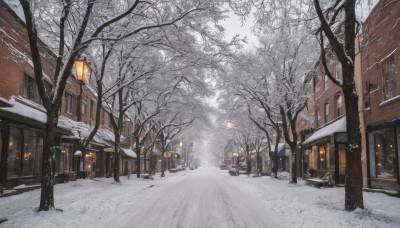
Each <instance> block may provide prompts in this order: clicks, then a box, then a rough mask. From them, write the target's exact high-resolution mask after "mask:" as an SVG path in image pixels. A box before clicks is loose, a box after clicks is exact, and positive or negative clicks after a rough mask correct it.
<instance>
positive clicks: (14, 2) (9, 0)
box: [4, 0, 26, 23]
mask: <svg viewBox="0 0 400 228" xmlns="http://www.w3.org/2000/svg"><path fill="white" fill-rule="evenodd" d="M4 2H5V3H6V4H7V5H8V6H9V7H10V8H11V9H12V10H13V11H14V12H15V13H16V14H17V16H18V17H19V19H21V20H22V21H23V22H25V23H26V21H25V14H24V10H23V9H22V6H21V3H20V2H19V1H18V0H4Z"/></svg>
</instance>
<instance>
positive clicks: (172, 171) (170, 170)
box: [169, 168, 178, 173]
mask: <svg viewBox="0 0 400 228" xmlns="http://www.w3.org/2000/svg"><path fill="white" fill-rule="evenodd" d="M169 172H170V173H176V172H178V170H176V168H171V169H169Z"/></svg>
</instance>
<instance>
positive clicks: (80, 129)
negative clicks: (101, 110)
mask: <svg viewBox="0 0 400 228" xmlns="http://www.w3.org/2000/svg"><path fill="white" fill-rule="evenodd" d="M1 100H2V101H3V102H7V103H8V104H10V105H11V107H0V109H1V110H4V111H7V112H10V113H15V114H16V115H20V116H23V117H25V118H28V119H33V120H36V121H39V122H41V123H46V121H47V116H46V113H45V110H44V108H43V107H42V106H41V105H39V104H37V103H35V102H33V101H31V100H28V99H26V98H24V97H21V96H12V97H11V99H10V100H9V101H7V100H6V99H4V98H1ZM58 127H60V128H63V129H66V130H70V131H71V132H72V133H73V135H72V136H63V138H67V137H71V138H74V139H79V138H84V137H86V136H88V135H89V134H90V132H91V130H92V127H91V126H89V125H87V124H85V123H83V122H77V121H74V120H71V119H69V118H67V117H64V116H60V117H59V118H58ZM124 139H125V138H124V137H123V136H121V140H122V141H123V140H124ZM94 140H95V141H96V142H99V143H102V144H104V145H110V142H114V133H112V132H111V131H109V130H106V129H101V128H99V129H98V130H97V133H96V135H95V136H94Z"/></svg>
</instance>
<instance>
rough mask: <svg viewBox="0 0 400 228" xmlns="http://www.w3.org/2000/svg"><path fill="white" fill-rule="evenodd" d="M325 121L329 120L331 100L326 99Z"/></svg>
mask: <svg viewBox="0 0 400 228" xmlns="http://www.w3.org/2000/svg"><path fill="white" fill-rule="evenodd" d="M324 114H325V115H324V121H325V123H328V122H329V101H326V102H325V104H324Z"/></svg>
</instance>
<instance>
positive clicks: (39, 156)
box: [35, 135, 43, 177]
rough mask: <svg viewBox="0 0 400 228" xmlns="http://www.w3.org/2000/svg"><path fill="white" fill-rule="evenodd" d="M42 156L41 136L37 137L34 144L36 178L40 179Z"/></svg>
mask: <svg viewBox="0 0 400 228" xmlns="http://www.w3.org/2000/svg"><path fill="white" fill-rule="evenodd" d="M42 155H43V135H39V136H38V137H37V144H36V169H35V170H36V176H37V177H40V176H41V174H42V166H41V164H42Z"/></svg>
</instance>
